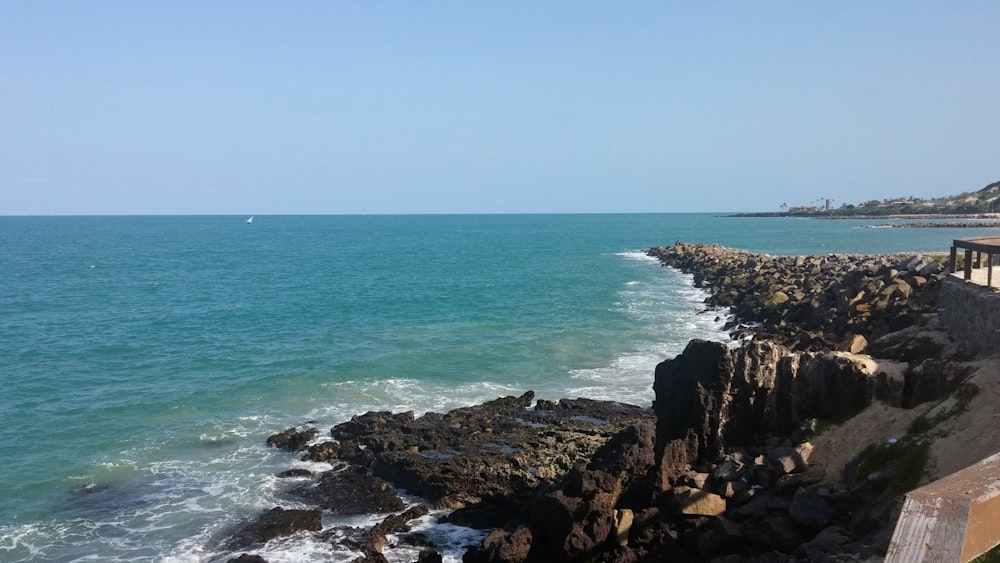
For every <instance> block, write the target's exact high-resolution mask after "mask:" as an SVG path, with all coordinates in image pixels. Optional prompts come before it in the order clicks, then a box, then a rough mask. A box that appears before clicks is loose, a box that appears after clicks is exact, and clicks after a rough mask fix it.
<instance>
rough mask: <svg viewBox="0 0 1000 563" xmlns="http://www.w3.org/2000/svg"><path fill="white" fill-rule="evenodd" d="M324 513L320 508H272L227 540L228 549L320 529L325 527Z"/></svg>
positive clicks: (237, 548)
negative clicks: (323, 522)
mask: <svg viewBox="0 0 1000 563" xmlns="http://www.w3.org/2000/svg"><path fill="white" fill-rule="evenodd" d="M322 514H323V511H322V509H319V508H314V509H311V510H285V509H283V508H280V507H277V508H272V509H271V510H269V511H267V512H265V513H264V514H262V515H260V516H259V517H258V518H257V519H256V520H255V521H253V522H252V523H250V524H247V525H246V526H244V527H242V528H240V529H239V531H237V532H236V533H235V534H233V536H232V537H230V538H229V540H227V541H226V544H225V546H226V549H230V550H234V551H236V550H241V549H246V548H248V547H250V546H252V545H256V544H261V543H264V542H267V541H268V540H272V539H274V538H278V537H282V536H289V535H292V534H295V533H298V532H304V531H312V532H316V531H319V530H321V529H322V528H323V525H322V522H321V517H322Z"/></svg>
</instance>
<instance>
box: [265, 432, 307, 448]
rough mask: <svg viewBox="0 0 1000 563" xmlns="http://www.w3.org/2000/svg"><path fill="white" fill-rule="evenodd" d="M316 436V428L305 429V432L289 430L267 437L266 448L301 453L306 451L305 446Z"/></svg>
mask: <svg viewBox="0 0 1000 563" xmlns="http://www.w3.org/2000/svg"><path fill="white" fill-rule="evenodd" d="M318 434H319V429H317V428H307V429H305V430H299V429H297V428H289V429H288V430H285V431H284V432H281V433H279V434H275V435H273V436H269V437H268V438H267V447H269V448H280V449H283V450H286V451H289V452H298V451H302V450H304V449H306V447H307V446H306V444H308V443H309V441H310V440H312V439H313V438H315V437H316V436H317V435H318Z"/></svg>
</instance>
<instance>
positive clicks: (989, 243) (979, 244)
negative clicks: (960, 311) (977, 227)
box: [948, 237, 1000, 287]
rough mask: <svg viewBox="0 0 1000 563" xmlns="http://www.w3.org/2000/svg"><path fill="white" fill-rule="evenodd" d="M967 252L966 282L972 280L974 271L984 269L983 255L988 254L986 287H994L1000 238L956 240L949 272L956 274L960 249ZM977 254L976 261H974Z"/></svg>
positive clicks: (964, 275) (953, 242) (964, 274)
mask: <svg viewBox="0 0 1000 563" xmlns="http://www.w3.org/2000/svg"><path fill="white" fill-rule="evenodd" d="M959 248H961V249H964V250H965V256H964V259H965V260H964V261H965V264H964V272H963V278H964V279H965V281H969V280H971V279H972V269H973V268H977V269H978V268H982V267H984V266H983V254H986V266H985V268H986V287H993V255H994V254H1000V237H983V238H970V239H954V240H952V243H951V256H950V257H949V260H948V271H949V272H954V271H955V265H956V261H955V260H956V259H957V258H958V249H959ZM973 253H975V260H973Z"/></svg>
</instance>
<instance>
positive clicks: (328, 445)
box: [302, 442, 340, 463]
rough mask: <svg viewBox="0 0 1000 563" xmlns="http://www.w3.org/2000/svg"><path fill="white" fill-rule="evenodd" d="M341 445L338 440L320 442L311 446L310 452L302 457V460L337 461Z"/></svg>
mask: <svg viewBox="0 0 1000 563" xmlns="http://www.w3.org/2000/svg"><path fill="white" fill-rule="evenodd" d="M339 452H340V445H338V444H337V443H336V442H320V443H319V444H315V445H312V446H309V453H307V454H306V455H305V456H303V457H302V461H325V462H327V463H333V462H334V461H337V460H338V459H339V458H338V453H339Z"/></svg>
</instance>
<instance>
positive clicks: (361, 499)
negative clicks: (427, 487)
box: [289, 466, 404, 514]
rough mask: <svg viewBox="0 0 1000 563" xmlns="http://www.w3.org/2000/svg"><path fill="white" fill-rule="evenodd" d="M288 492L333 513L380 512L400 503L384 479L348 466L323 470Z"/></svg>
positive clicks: (399, 505) (396, 507) (397, 506)
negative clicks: (316, 478)
mask: <svg viewBox="0 0 1000 563" xmlns="http://www.w3.org/2000/svg"><path fill="white" fill-rule="evenodd" d="M289 492H290V493H291V494H293V495H295V496H298V497H301V498H304V499H308V500H310V501H311V502H314V503H316V504H317V505H318V506H320V507H322V508H325V509H327V510H329V511H331V512H333V513H336V514H369V513H375V514H384V513H388V512H397V511H399V510H402V509H403V506H404V505H403V501H402V500H400V498H399V495H397V494H396V493H395V491H393V490H392V488H391V487H389V485H388V484H387V483H386V482H385V481H383V480H382V479H379V478H378V477H374V476H371V475H368V474H367V472H365V470H364V469H362V468H358V467H352V466H348V467H344V468H341V469H340V470H335V471H327V472H326V473H323V476H322V477H321V478H320V480H319V481H318V482H316V483H309V484H307V485H303V486H301V487H297V488H294V489H292V490H291V491H289Z"/></svg>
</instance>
